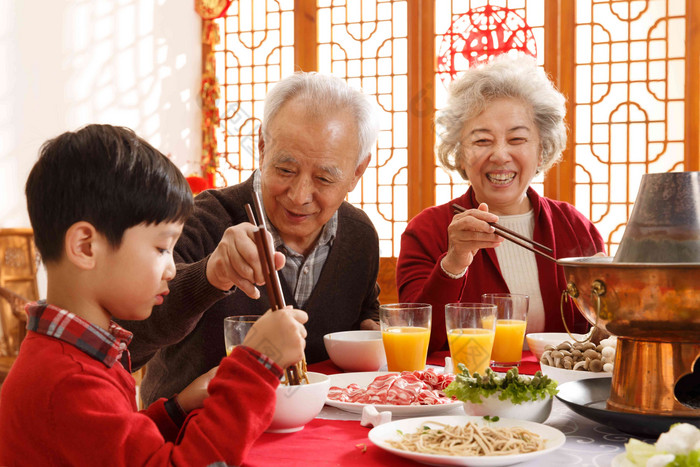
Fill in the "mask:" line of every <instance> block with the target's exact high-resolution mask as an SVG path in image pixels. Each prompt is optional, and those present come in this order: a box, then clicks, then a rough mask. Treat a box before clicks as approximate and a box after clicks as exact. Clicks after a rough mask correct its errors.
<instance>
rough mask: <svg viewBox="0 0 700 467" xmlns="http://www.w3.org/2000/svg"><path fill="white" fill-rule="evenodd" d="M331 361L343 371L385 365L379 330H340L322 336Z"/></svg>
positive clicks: (364, 369)
mask: <svg viewBox="0 0 700 467" xmlns="http://www.w3.org/2000/svg"><path fill="white" fill-rule="evenodd" d="M323 343H324V344H325V345H326V352H328V356H329V357H330V358H331V361H332V362H333V363H335V364H336V365H337V366H339V367H340V368H342V369H343V370H345V371H353V372H354V371H377V370H379V368H380V367H382V366H383V365H386V354H385V353H384V344H382V332H381V331H342V332H333V333H330V334H326V335H325V336H323Z"/></svg>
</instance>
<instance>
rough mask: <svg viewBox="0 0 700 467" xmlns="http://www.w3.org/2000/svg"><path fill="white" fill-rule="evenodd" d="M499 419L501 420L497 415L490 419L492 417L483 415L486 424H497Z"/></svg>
mask: <svg viewBox="0 0 700 467" xmlns="http://www.w3.org/2000/svg"><path fill="white" fill-rule="evenodd" d="M500 419H501V418H500V417H499V416H498V415H496V416H494V417H492V416H490V415H484V420H486V421H487V422H497V421H499V420H500Z"/></svg>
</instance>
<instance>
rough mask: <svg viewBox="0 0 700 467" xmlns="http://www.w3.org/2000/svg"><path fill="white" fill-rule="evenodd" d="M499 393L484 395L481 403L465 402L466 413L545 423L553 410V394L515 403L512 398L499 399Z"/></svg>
mask: <svg viewBox="0 0 700 467" xmlns="http://www.w3.org/2000/svg"><path fill="white" fill-rule="evenodd" d="M498 395H499V393H495V394H491V395H490V396H489V397H482V398H481V403H480V404H475V403H473V402H465V403H464V413H466V414H467V415H477V416H480V417H483V416H484V415H490V416H491V417H494V416H498V417H500V418H516V419H519V420H529V421H531V422H535V423H543V422H544V421H545V420H547V418H548V417H549V414H550V413H551V412H552V399H553V397H552V396H549V397H547V398H545V399H537V400H536V401H527V402H522V403H520V404H513V403H512V402H511V401H510V400H508V399H506V400H503V401H502V400H499V399H498Z"/></svg>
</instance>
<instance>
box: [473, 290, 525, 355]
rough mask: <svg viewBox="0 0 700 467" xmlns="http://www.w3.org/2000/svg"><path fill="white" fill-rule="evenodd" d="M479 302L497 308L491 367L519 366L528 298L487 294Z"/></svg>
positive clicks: (507, 294) (506, 294) (505, 294)
mask: <svg viewBox="0 0 700 467" xmlns="http://www.w3.org/2000/svg"><path fill="white" fill-rule="evenodd" d="M481 301H482V302H484V303H491V304H494V305H496V307H497V308H498V311H497V315H496V339H495V340H494V342H493V351H492V352H491V365H492V366H494V367H499V368H512V367H515V366H518V365H520V360H522V358H523V341H524V339H525V330H526V329H527V310H528V305H529V302H530V297H528V296H527V295H522V294H510V293H492V294H489V293H487V294H483V295H482V296H481Z"/></svg>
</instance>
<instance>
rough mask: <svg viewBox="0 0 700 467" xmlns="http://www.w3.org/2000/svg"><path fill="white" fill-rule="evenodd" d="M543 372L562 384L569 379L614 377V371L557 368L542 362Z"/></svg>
mask: <svg viewBox="0 0 700 467" xmlns="http://www.w3.org/2000/svg"><path fill="white" fill-rule="evenodd" d="M540 368H541V369H542V374H545V375H547V376H549V377H550V378H551V379H553V380H554V381H556V382H557V383H559V385H562V384H564V383H568V382H569V381H579V380H581V379H589V378H612V372H605V371H599V372H595V371H587V370H567V369H566V368H557V367H555V366H549V365H545V364H544V363H541V364H540Z"/></svg>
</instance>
